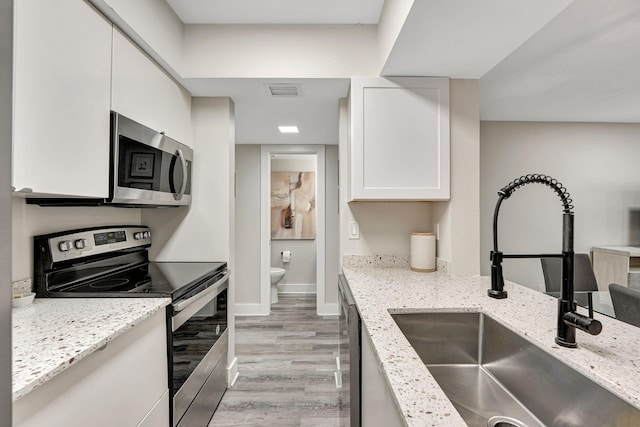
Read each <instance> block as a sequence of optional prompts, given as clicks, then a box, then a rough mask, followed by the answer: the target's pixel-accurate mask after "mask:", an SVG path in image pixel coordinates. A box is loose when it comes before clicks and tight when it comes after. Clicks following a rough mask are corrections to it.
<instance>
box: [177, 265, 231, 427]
mask: <svg viewBox="0 0 640 427" xmlns="http://www.w3.org/2000/svg"><path fill="white" fill-rule="evenodd" d="M228 278H229V273H228V272H226V273H225V274H224V276H223V277H222V278H219V279H216V278H213V279H212V280H216V283H215V284H213V285H212V286H210V287H208V288H207V289H205V290H204V291H202V292H200V293H199V294H196V295H195V296H192V297H190V298H188V299H186V300H183V301H176V302H174V303H173V304H172V305H171V307H170V308H169V311H170V313H171V315H170V316H168V328H167V330H168V331H169V330H170V331H171V333H170V334H169V379H170V381H169V390H170V392H171V396H172V406H171V413H172V420H173V421H172V425H173V426H184V427H187V426H205V425H207V424H208V423H209V420H210V419H211V417H212V416H213V413H214V412H215V409H216V408H217V406H218V403H219V402H220V399H222V395H223V394H224V392H225V391H226V389H227V378H226V377H227V376H226V368H227V349H228V337H227V335H228V332H227V307H226V305H227V288H228Z"/></svg>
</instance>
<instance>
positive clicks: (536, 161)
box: [480, 122, 640, 289]
mask: <svg viewBox="0 0 640 427" xmlns="http://www.w3.org/2000/svg"><path fill="white" fill-rule="evenodd" d="M480 131H481V132H480V140H481V150H480V164H481V169H480V170H481V174H480V178H481V179H480V188H481V190H480V194H481V200H482V202H481V260H482V272H483V274H489V271H490V262H489V251H490V250H491V248H492V237H491V228H492V222H493V209H494V207H495V203H496V201H497V198H498V196H497V191H498V190H499V189H500V188H502V187H504V186H505V185H507V184H508V183H509V182H510V181H511V180H512V179H514V178H517V177H519V176H521V175H524V174H527V173H543V174H547V175H551V176H552V177H554V178H556V179H557V180H559V181H560V182H561V183H562V184H564V185H565V187H566V188H567V189H568V190H569V192H570V193H571V197H572V199H573V201H574V205H575V210H574V212H575V236H574V238H575V242H574V245H575V251H576V252H582V253H588V252H589V250H590V248H591V247H593V246H602V245H627V244H630V243H636V244H638V243H640V168H638V159H640V144H638V141H639V140H640V125H638V124H610V123H609V124H607V123H539V122H538V123H536V122H482V123H481V125H480ZM561 233H562V205H561V203H560V199H559V198H558V197H557V196H556V194H555V193H554V192H553V191H552V190H550V189H549V188H546V187H544V186H542V185H540V184H529V185H527V186H525V187H523V188H520V189H518V190H517V191H516V192H515V193H514V194H513V195H512V196H511V197H510V198H509V199H507V200H505V201H504V202H503V204H502V207H501V209H500V219H499V249H500V250H501V251H503V252H505V253H536V252H560V251H561V249H562V240H561ZM503 268H504V274H505V278H506V279H509V280H513V281H515V282H517V283H521V284H523V285H527V286H529V287H532V288H535V289H538V288H539V287H540V286H542V285H543V283H544V282H543V278H542V269H541V267H540V262H539V261H538V260H512V259H510V260H506V261H505V262H504V263H503Z"/></svg>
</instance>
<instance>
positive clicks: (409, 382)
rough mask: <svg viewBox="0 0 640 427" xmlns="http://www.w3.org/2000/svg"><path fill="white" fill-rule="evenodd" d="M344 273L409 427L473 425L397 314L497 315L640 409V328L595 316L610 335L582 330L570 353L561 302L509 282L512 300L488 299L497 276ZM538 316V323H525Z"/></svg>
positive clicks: (392, 270)
mask: <svg viewBox="0 0 640 427" xmlns="http://www.w3.org/2000/svg"><path fill="white" fill-rule="evenodd" d="M343 273H344V274H345V277H346V278H347V281H348V283H349V286H350V288H351V291H352V293H353V296H354V299H355V301H356V305H357V307H358V310H359V312H360V315H361V317H362V323H363V326H364V327H365V328H366V330H367V331H368V333H369V334H370V336H371V342H372V344H373V347H374V350H375V352H376V356H377V358H378V362H379V365H380V367H381V368H382V372H383V373H384V375H385V378H386V381H387V383H388V385H389V387H390V389H391V391H392V394H393V395H394V397H395V404H396V406H397V408H398V409H399V412H400V413H401V414H402V416H403V418H404V422H405V424H406V425H408V426H429V425H434V426H459V425H465V422H464V420H463V419H462V418H461V417H460V416H459V414H458V412H457V411H456V410H455V408H454V407H453V405H452V404H451V402H450V401H449V399H448V398H447V397H446V395H445V394H444V392H443V391H442V390H441V389H440V387H439V385H438V384H437V382H436V381H435V379H434V378H433V376H432V375H431V374H430V373H429V371H428V369H427V368H426V367H425V366H424V364H423V363H422V361H421V360H420V358H419V357H418V355H417V353H416V352H415V351H414V350H413V348H412V347H411V345H410V344H409V342H408V341H407V339H406V338H405V337H404V335H403V334H402V332H401V331H400V329H399V328H398V327H397V325H396V324H395V322H394V321H393V318H392V317H391V315H390V313H411V312H413V313H415V312H435V311H448V312H454V311H455V312H481V313H484V314H487V315H490V316H492V317H493V318H495V319H496V320H498V321H499V322H500V323H502V324H504V325H505V326H507V327H508V328H510V329H512V330H513V331H515V332H516V333H518V334H519V335H521V336H523V337H524V338H525V339H527V340H529V341H531V342H532V343H534V344H535V345H536V346H537V347H539V348H541V349H543V350H544V351H546V352H547V353H549V354H551V355H552V356H553V357H555V358H558V359H560V360H562V361H563V362H564V363H566V364H567V365H568V366H570V367H572V368H573V369H575V370H576V371H578V372H580V373H581V374H583V375H585V376H587V377H588V378H590V379H591V380H593V381H594V382H596V383H597V384H599V385H601V386H602V387H604V388H605V389H607V390H609V391H611V392H613V393H614V394H616V395H617V396H619V397H621V398H622V399H624V400H625V401H627V402H628V403H630V404H631V405H633V406H635V407H640V366H637V365H636V363H635V360H634V359H635V358H637V354H638V353H640V328H636V327H633V326H631V325H627V324H625V323H622V322H620V321H617V320H615V319H611V318H608V317H606V316H604V315H598V314H597V313H596V316H595V317H596V318H597V319H598V320H600V321H601V322H602V324H603V332H602V334H600V335H598V336H591V335H588V334H586V333H583V332H581V331H578V332H577V334H576V341H577V342H578V348H577V349H567V348H563V347H560V346H558V345H557V344H556V343H555V342H554V338H555V334H556V316H557V300H556V299H555V298H553V297H550V296H548V295H545V294H543V293H541V292H537V291H534V290H532V289H529V288H527V287H524V286H520V285H518V284H515V283H512V282H507V283H506V284H505V289H506V290H507V291H508V293H509V297H508V298H507V299H505V300H495V299H491V298H489V297H488V296H487V295H486V291H487V289H488V288H490V278H489V277H485V276H467V277H451V276H448V275H444V274H441V273H437V272H436V273H417V272H413V271H411V270H410V269H408V268H402V267H344V268H343ZM532 314H533V315H534V316H533V317H529V319H530V321H526V322H525V321H523V319H525V316H531V315H532ZM623 342H624V343H625V345H624V346H623V345H622V343H623ZM427 402H428V403H427Z"/></svg>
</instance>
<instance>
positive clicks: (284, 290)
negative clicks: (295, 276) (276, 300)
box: [278, 283, 316, 294]
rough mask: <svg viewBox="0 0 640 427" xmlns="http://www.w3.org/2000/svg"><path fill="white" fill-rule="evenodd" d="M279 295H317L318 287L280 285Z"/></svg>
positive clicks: (292, 284) (303, 284)
mask: <svg viewBox="0 0 640 427" xmlns="http://www.w3.org/2000/svg"><path fill="white" fill-rule="evenodd" d="M278 293H279V294H315V293H316V285H315V284H313V283H278Z"/></svg>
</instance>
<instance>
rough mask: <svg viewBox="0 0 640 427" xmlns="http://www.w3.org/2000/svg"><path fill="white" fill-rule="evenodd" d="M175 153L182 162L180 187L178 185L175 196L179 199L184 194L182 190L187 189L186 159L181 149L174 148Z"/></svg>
mask: <svg viewBox="0 0 640 427" xmlns="http://www.w3.org/2000/svg"><path fill="white" fill-rule="evenodd" d="M176 154H177V155H178V158H179V159H180V163H181V164H182V187H180V193H178V195H177V196H176V198H175V199H176V200H180V199H182V196H184V192H185V191H187V176H188V175H187V159H185V158H184V154H182V150H181V149H179V148H178V149H177V150H176Z"/></svg>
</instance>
